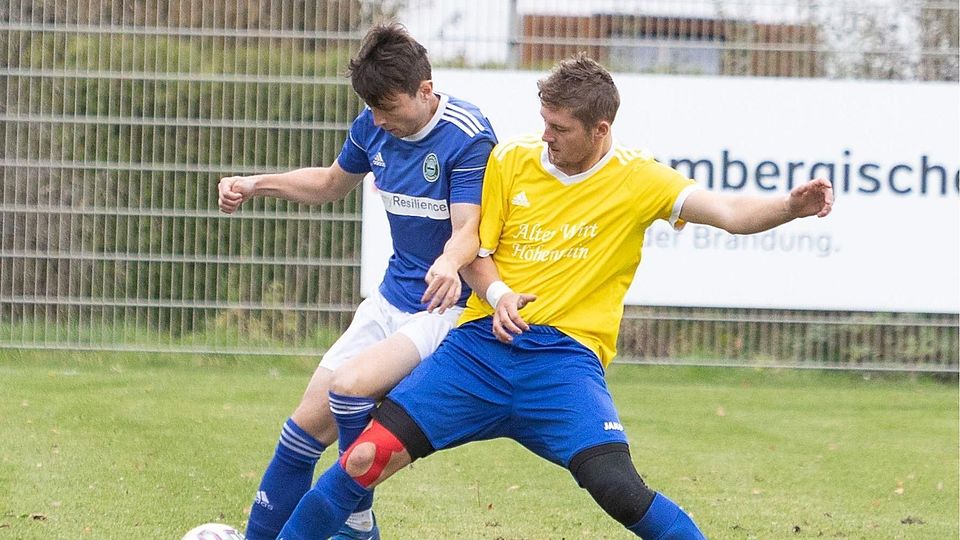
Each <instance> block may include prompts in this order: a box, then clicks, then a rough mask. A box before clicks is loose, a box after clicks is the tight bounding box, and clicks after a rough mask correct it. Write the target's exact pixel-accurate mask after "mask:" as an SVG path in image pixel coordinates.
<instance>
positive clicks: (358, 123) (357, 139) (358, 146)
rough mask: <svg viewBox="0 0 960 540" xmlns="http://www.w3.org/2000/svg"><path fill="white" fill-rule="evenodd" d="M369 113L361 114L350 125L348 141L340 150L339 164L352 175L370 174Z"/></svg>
mask: <svg viewBox="0 0 960 540" xmlns="http://www.w3.org/2000/svg"><path fill="white" fill-rule="evenodd" d="M366 113H367V111H364V112H361V113H360V115H359V116H357V118H356V119H355V120H354V121H353V124H351V125H350V131H348V132H347V139H346V140H345V141H343V148H341V149H340V155H339V156H337V163H339V164H340V168H341V169H343V170H345V171H347V172H348V173H351V174H366V173H368V172H370V160H369V157H368V156H367V149H366V148H365V147H364V145H365V144H366V131H367V129H366V128H367V124H368V123H369V122H368V120H367V119H366V116H367V114H366Z"/></svg>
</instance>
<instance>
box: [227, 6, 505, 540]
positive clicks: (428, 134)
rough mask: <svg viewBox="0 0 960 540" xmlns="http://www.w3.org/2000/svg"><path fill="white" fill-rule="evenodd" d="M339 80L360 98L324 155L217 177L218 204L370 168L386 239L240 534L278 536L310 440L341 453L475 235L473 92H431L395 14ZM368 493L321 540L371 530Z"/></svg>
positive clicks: (487, 140)
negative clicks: (299, 164)
mask: <svg viewBox="0 0 960 540" xmlns="http://www.w3.org/2000/svg"><path fill="white" fill-rule="evenodd" d="M350 80H351V83H352V85H353V88H354V90H355V91H356V92H357V94H358V95H359V96H360V97H361V98H362V99H363V100H364V102H366V104H367V107H366V108H365V109H364V110H363V112H361V113H360V115H359V116H358V117H357V118H356V120H354V122H353V125H352V126H351V127H350V132H349V136H348V137H347V140H346V141H345V142H344V144H343V149H342V150H341V151H340V155H339V156H338V157H337V159H336V161H335V162H334V163H333V164H331V165H330V166H329V167H314V168H305V169H297V170H294V171H289V172H286V173H282V174H263V175H254V176H246V177H237V176H234V177H228V178H223V179H222V180H221V181H220V184H219V205H220V209H221V210H222V211H224V212H227V213H231V212H234V211H235V210H236V209H237V208H238V207H239V206H240V204H241V203H243V202H244V201H245V200H247V199H249V198H251V197H254V196H273V197H280V198H283V199H287V200H292V201H298V202H302V203H311V204H319V203H324V202H328V201H334V200H337V199H341V198H343V197H344V196H346V195H347V194H348V193H350V191H352V190H353V189H354V188H355V187H356V186H357V185H358V184H359V183H360V181H361V180H362V179H363V177H364V176H365V175H366V174H367V173H370V172H372V173H373V175H374V177H375V185H376V187H377V189H378V191H379V193H380V195H381V197H382V199H383V203H384V206H385V208H386V211H387V218H388V221H389V223H390V234H391V236H392V240H393V255H392V257H391V258H390V261H389V264H388V267H387V271H386V274H385V275H384V277H383V281H382V282H381V284H380V288H379V292H378V294H376V295H374V296H372V297H371V298H367V299H365V300H364V301H363V302H362V303H361V304H360V306H359V307H358V308H357V312H356V314H355V315H354V319H353V322H352V323H351V324H350V326H349V327H348V328H347V330H346V331H345V332H344V334H343V335H342V336H341V337H340V339H338V340H337V341H336V342H335V343H334V344H333V346H331V347H330V350H328V351H327V352H326V354H324V355H323V359H322V360H321V361H320V365H319V367H318V368H317V370H316V371H315V373H314V375H313V377H312V379H311V380H310V383H309V385H308V387H307V390H306V392H305V393H304V395H303V398H302V400H301V402H300V405H299V406H298V407H297V408H296V410H295V411H294V412H293V414H292V415H291V417H290V418H289V419H288V420H287V421H286V423H285V424H284V426H283V429H282V430H281V433H280V440H279V442H278V444H277V447H276V451H275V454H274V456H273V459H272V460H271V462H270V464H269V465H268V466H267V469H266V472H265V473H264V475H263V479H262V481H261V483H260V487H259V488H258V490H257V495H256V498H255V500H254V504H253V507H252V510H251V513H250V520H249V524H248V525H247V531H246V536H247V538H248V539H249V540H259V539H266V538H270V539H273V538H275V537H276V536H277V533H278V532H279V531H280V528H281V527H282V526H283V524H284V522H286V521H287V518H288V517H289V516H290V513H291V512H293V509H294V508H295V507H296V505H297V503H298V501H299V500H300V498H301V497H302V496H303V494H304V493H306V492H307V490H308V489H310V484H311V483H312V481H313V473H314V467H315V465H316V463H317V460H318V458H319V456H320V454H321V452H323V450H324V449H325V448H326V447H327V446H329V445H330V444H332V443H333V441H334V440H336V439H338V438H339V441H340V449H341V452H342V451H343V450H345V449H346V448H347V447H348V446H349V445H350V444H351V443H352V442H353V441H354V440H355V439H356V437H357V435H359V434H360V432H361V431H362V430H363V428H364V427H366V425H367V424H368V423H369V420H370V413H371V410H372V409H373V407H374V406H375V404H376V402H377V401H378V400H379V399H380V398H382V397H383V396H384V395H385V394H386V392H387V391H388V390H390V389H391V388H392V387H393V386H394V385H395V384H396V383H397V382H398V381H399V380H400V379H402V378H403V377H404V376H405V375H407V374H408V373H409V372H410V370H411V369H413V368H414V366H416V365H417V364H418V363H419V362H420V361H421V359H423V358H426V357H427V356H429V355H430V354H431V353H432V352H433V351H434V350H435V349H436V348H437V346H438V345H439V343H440V341H441V340H442V339H443V338H444V336H446V334H447V332H448V331H449V330H450V329H451V328H452V327H453V326H454V325H455V323H456V321H457V318H458V317H459V316H460V314H461V313H462V311H463V305H464V303H465V301H466V298H467V296H468V294H469V292H470V291H469V288H468V287H466V285H465V284H463V283H462V282H461V278H460V275H459V273H458V272H459V270H460V268H461V267H463V266H464V265H466V264H468V263H470V262H471V261H472V260H473V259H474V258H475V257H476V254H477V249H478V246H479V240H478V236H477V226H478V223H479V220H480V195H481V182H482V179H483V172H484V169H485V167H486V163H487V158H488V156H489V154H490V150H491V149H492V148H493V146H494V144H496V137H495V135H494V132H493V129H492V127H491V126H490V123H489V122H488V121H487V119H486V118H485V117H484V116H483V114H482V113H481V112H480V111H479V110H478V109H477V108H476V107H475V106H473V105H472V104H470V103H467V102H465V101H462V100H459V99H456V98H454V97H452V96H448V95H445V94H438V93H436V92H434V89H433V82H432V81H431V67H430V62H429V60H428V58H427V51H426V49H424V47H423V46H422V45H420V44H419V43H418V42H416V41H415V40H414V39H413V38H412V37H411V36H410V35H409V34H408V33H407V32H406V30H405V29H404V28H403V27H402V26H400V25H396V24H393V25H379V26H375V27H374V28H372V29H371V30H370V31H369V32H368V34H367V35H366V36H365V38H364V40H363V43H362V44H361V48H360V51H359V52H358V54H357V55H356V57H355V58H353V60H351V62H350ZM370 495H371V494H368V495H367V496H366V497H365V499H364V500H360V501H356V503H357V504H355V505H354V508H352V509H351V515H350V516H349V518H348V519H346V523H345V524H344V526H343V528H341V530H340V531H339V533H337V535H336V536H334V538H342V539H347V538H353V539H375V538H379V528H378V527H377V525H376V522H375V521H374V518H373V514H372V511H371V505H372V504H373V502H372V496H370ZM331 534H334V533H333V532H330V533H328V534H327V536H329V535H331ZM327 536H324V538H327Z"/></svg>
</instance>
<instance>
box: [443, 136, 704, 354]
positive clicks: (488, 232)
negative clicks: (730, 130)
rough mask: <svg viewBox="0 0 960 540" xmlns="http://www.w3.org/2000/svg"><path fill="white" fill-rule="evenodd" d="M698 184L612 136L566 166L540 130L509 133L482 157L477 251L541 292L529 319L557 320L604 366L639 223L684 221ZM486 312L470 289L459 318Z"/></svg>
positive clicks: (636, 254) (510, 280)
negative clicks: (576, 168) (586, 160)
mask: <svg viewBox="0 0 960 540" xmlns="http://www.w3.org/2000/svg"><path fill="white" fill-rule="evenodd" d="M695 187H696V184H695V182H694V181H693V180H690V179H688V178H686V177H685V176H683V175H681V174H680V173H679V172H677V171H675V170H673V169H671V168H670V167H667V166H666V165H663V164H661V163H658V162H657V161H655V160H654V159H653V158H652V157H650V156H649V155H647V154H646V153H643V152H640V151H635V150H629V149H626V148H624V147H622V146H619V145H617V144H616V143H614V144H613V145H612V147H611V149H610V151H609V152H607V153H606V154H605V155H604V156H603V157H602V158H601V159H600V161H598V162H597V164H596V165H594V166H593V167H591V168H590V169H589V170H587V171H584V172H582V173H580V174H577V175H573V176H570V175H567V174H565V173H563V172H562V171H560V170H558V169H557V168H556V167H554V166H553V165H552V164H551V163H550V162H549V160H548V158H547V147H546V143H544V142H542V141H541V140H540V139H539V138H538V137H523V138H517V139H513V140H511V141H508V142H505V143H503V144H500V145H497V146H496V147H495V148H494V150H493V152H492V153H491V154H490V158H489V159H488V162H487V169H486V173H485V175H484V180H483V197H482V201H481V218H480V254H481V256H487V255H489V256H491V257H493V261H494V263H495V264H496V266H497V270H498V271H499V273H500V279H502V280H503V281H504V282H506V284H507V285H509V286H510V288H511V289H513V290H514V291H516V292H523V293H529V294H535V295H537V300H536V301H535V302H532V303H530V304H528V305H527V306H525V307H524V308H523V309H522V310H521V311H520V314H521V316H522V317H523V319H524V320H525V321H526V322H527V323H529V324H538V325H549V326H552V327H555V328H557V329H558V330H560V331H561V332H563V333H564V334H567V335H568V336H570V337H572V338H573V339H575V340H577V341H578V342H580V343H582V344H583V345H584V346H586V347H587V348H589V349H590V350H592V351H593V352H595V353H596V354H597V357H598V358H599V359H600V361H601V362H602V363H603V365H604V366H607V365H608V364H609V363H610V361H611V360H613V357H614V356H615V355H616V344H617V335H618V334H619V332H620V320H621V318H622V317H623V298H624V296H625V295H626V294H627V288H628V287H629V286H630V283H631V282H632V281H633V276H634V274H635V273H636V270H637V265H639V264H640V250H641V248H642V246H643V235H644V231H645V230H646V229H647V227H649V226H650V224H651V223H653V222H654V221H655V220H657V219H664V220H668V221H669V222H670V223H671V224H673V225H674V227H676V228H680V227H682V226H683V223H682V222H681V221H680V219H679V214H680V207H681V205H682V204H683V200H684V199H685V198H686V195H687V194H689V193H690V192H691V191H692V190H693V189H695ZM492 314H493V309H492V308H491V307H490V305H489V304H487V302H486V300H485V299H483V298H481V297H480V296H478V295H477V294H476V293H474V294H472V295H471V296H470V298H469V299H468V300H467V307H466V310H465V311H464V313H463V315H462V316H461V318H460V322H461V323H466V322H469V321H472V320H476V319H480V318H483V317H487V316H489V315H492Z"/></svg>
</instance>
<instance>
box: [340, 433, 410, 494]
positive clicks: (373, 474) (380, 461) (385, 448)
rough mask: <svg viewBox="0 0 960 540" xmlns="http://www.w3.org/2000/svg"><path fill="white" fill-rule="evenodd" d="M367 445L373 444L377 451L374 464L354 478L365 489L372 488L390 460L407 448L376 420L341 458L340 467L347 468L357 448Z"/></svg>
mask: <svg viewBox="0 0 960 540" xmlns="http://www.w3.org/2000/svg"><path fill="white" fill-rule="evenodd" d="M365 443H373V446H374V448H375V449H376V450H375V453H374V456H373V463H372V464H371V465H370V468H369V469H367V472H365V473H363V474H362V475H360V476H357V477H354V480H356V481H357V483H358V484H360V485H361V486H363V487H370V484H372V483H374V482H376V481H377V479H378V478H380V474H381V473H383V470H384V469H385V468H386V467H387V463H389V462H390V458H391V457H393V455H394V454H396V453H399V452H403V451H404V450H405V448H404V446H403V443H402V442H400V439H398V438H397V437H396V436H395V435H394V434H393V433H390V432H389V431H387V428H385V427H383V425H382V424H380V422H377V421H376V420H374V421H373V423H372V424H370V427H368V428H367V429H366V431H364V432H363V433H361V434H360V437H358V438H357V440H356V441H354V443H353V444H351V445H350V448H347V451H346V452H344V453H343V455H342V456H340V466H342V467H343V468H344V470H346V468H347V459H349V458H350V454H352V453H353V451H354V450H355V449H356V448H357V446H359V445H361V444H365Z"/></svg>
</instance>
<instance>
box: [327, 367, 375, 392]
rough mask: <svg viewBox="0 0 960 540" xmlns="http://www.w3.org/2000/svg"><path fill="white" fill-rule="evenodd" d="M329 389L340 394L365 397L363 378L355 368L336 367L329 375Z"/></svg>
mask: <svg viewBox="0 0 960 540" xmlns="http://www.w3.org/2000/svg"><path fill="white" fill-rule="evenodd" d="M330 391H331V392H333V393H334V394H340V395H341V396H353V397H366V395H367V394H366V393H365V392H366V388H365V385H364V384H363V379H362V378H361V376H360V374H359V373H358V371H357V370H355V369H338V370H336V371H334V372H333V375H332V376H331V377H330Z"/></svg>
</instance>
